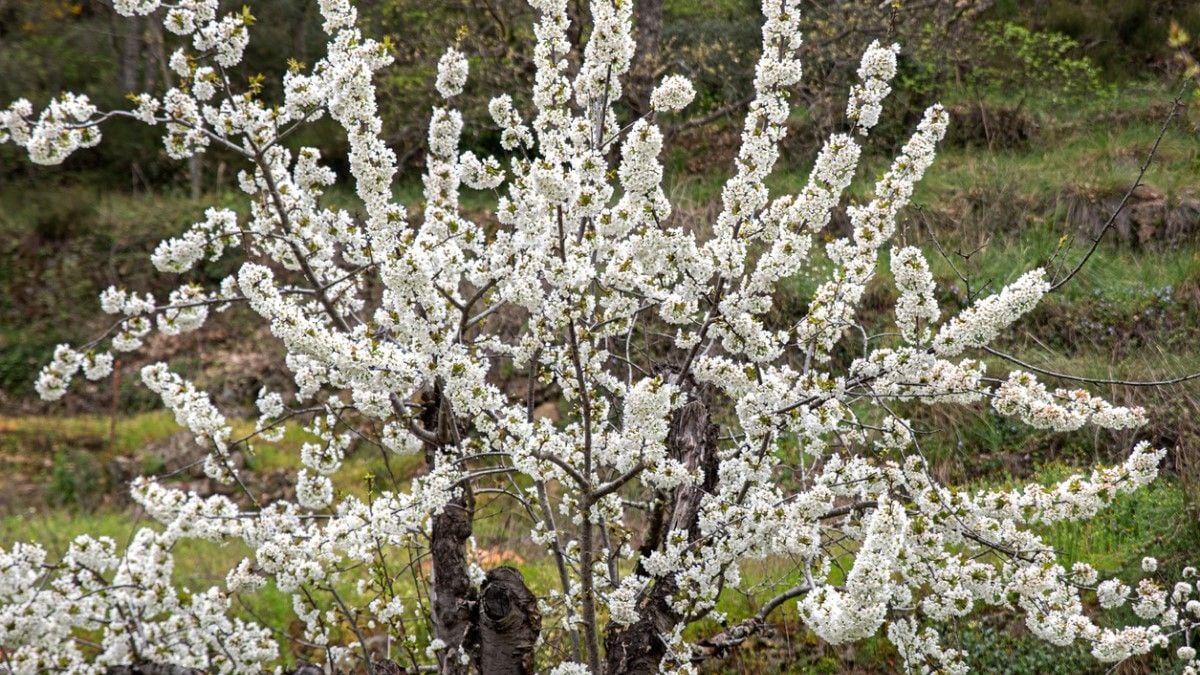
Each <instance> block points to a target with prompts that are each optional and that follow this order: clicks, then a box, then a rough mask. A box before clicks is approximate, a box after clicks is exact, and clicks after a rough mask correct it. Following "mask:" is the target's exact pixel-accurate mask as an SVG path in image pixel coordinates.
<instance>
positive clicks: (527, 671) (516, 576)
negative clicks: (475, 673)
mask: <svg viewBox="0 0 1200 675" xmlns="http://www.w3.org/2000/svg"><path fill="white" fill-rule="evenodd" d="M478 610H479V611H478V614H477V616H476V617H475V618H476V631H477V632H476V640H477V647H478V655H479V658H478V662H477V667H478V668H479V672H481V673H485V674H486V675H532V673H533V672H534V669H533V656H534V648H535V647H536V645H537V639H538V634H539V633H541V630H542V614H541V612H540V611H538V606H537V597H536V596H534V594H533V593H532V592H530V590H529V588H528V587H527V586H526V585H525V578H524V577H523V576H521V573H520V572H519V571H518V570H517V569H516V568H513V567H497V568H496V569H493V570H491V571H490V572H488V575H487V580H486V581H484V582H483V588H482V590H481V592H480V598H479V606H478Z"/></svg>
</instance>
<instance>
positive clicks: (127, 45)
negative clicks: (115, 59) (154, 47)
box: [117, 16, 142, 93]
mask: <svg viewBox="0 0 1200 675" xmlns="http://www.w3.org/2000/svg"><path fill="white" fill-rule="evenodd" d="M141 55H142V17H140V16H131V17H129V18H127V19H126V20H125V41H124V44H122V45H121V70H120V73H119V77H120V80H121V81H120V82H118V83H117V84H118V86H119V87H120V88H121V92H122V93H135V92H136V90H137V88H138V66H139V65H140V63H141Z"/></svg>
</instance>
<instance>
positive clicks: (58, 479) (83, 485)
mask: <svg viewBox="0 0 1200 675" xmlns="http://www.w3.org/2000/svg"><path fill="white" fill-rule="evenodd" d="M101 471H102V469H101V467H100V465H99V463H98V462H97V461H96V460H95V458H94V457H92V456H91V454H89V453H87V452H85V451H82V450H60V451H58V452H56V453H54V463H53V465H52V467H51V469H50V485H49V488H48V495H47V496H48V498H49V501H50V503H51V504H52V505H54V506H67V507H72V508H76V509H91V508H93V507H94V506H95V505H96V503H97V501H98V500H99V498H100V496H101V494H102V489H103V488H104V485H103V482H102V480H101V476H102V475H103V474H102V473H101Z"/></svg>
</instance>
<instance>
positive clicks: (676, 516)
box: [604, 393, 717, 675]
mask: <svg viewBox="0 0 1200 675" xmlns="http://www.w3.org/2000/svg"><path fill="white" fill-rule="evenodd" d="M690 395H691V396H692V397H693V399H692V400H691V401H690V402H689V403H688V404H686V405H685V406H683V408H681V409H679V410H678V411H677V412H676V413H675V416H674V418H673V419H672V420H671V431H670V434H669V435H668V436H667V443H668V445H669V446H670V449H671V453H672V455H674V456H675V458H677V459H678V460H680V461H681V462H683V463H684V464H685V465H687V467H688V468H689V469H692V470H693V471H696V472H698V473H699V474H700V476H702V482H701V484H699V485H684V486H681V487H679V488H676V490H675V491H674V495H673V499H672V500H671V508H670V512H669V514H667V513H663V512H658V511H657V510H656V515H657V516H658V517H659V518H661V519H662V520H663V521H664V522H665V523H666V526H665V527H661V528H653V529H659V530H660V533H659V534H658V535H657V536H655V537H654V539H653V540H651V539H650V538H648V540H647V541H646V543H645V544H644V545H643V547H642V553H643V556H645V555H648V554H649V552H653V551H654V550H655V549H657V548H658V547H659V546H660V545H661V544H662V541H663V539H665V537H666V536H667V535H668V534H669V533H670V532H672V531H676V530H682V531H684V532H687V538H688V541H694V540H695V539H696V538H697V537H699V535H700V531H699V525H698V523H697V520H698V516H699V513H700V501H701V499H702V498H703V496H704V493H705V492H708V491H711V490H712V489H713V488H714V487H715V486H716V482H717V427H716V425H714V424H713V423H712V421H711V419H710V417H709V412H708V406H707V405H706V404H705V403H704V401H702V400H701V398H700V397H699V396H698V395H696V394H695V393H691V394H690ZM678 592H679V586H678V584H677V583H676V581H675V577H674V576H670V575H669V576H666V577H663V578H661V579H656V580H655V581H654V585H653V587H652V588H651V589H650V590H649V592H647V593H646V594H645V595H643V596H642V599H641V601H639V603H638V616H639V618H638V620H637V621H636V622H634V623H632V624H630V625H628V626H620V625H616V624H613V623H609V625H608V629H607V631H606V633H607V634H606V636H605V640H604V648H605V652H606V654H605V656H606V661H607V666H608V667H607V672H608V674H609V675H617V674H622V675H624V674H629V675H653V674H654V673H657V672H659V664H660V663H661V662H662V660H663V656H665V655H666V644H665V643H664V642H663V640H662V638H661V637H660V636H662V635H666V634H668V633H670V632H671V630H672V629H673V628H674V627H675V624H677V623H678V622H679V621H680V620H681V619H682V618H683V617H681V616H680V615H679V613H678V612H677V611H676V610H675V609H674V608H673V607H672V606H671V602H670V600H671V596H673V595H675V594H676V593H678Z"/></svg>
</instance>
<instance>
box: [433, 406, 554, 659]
mask: <svg viewBox="0 0 1200 675" xmlns="http://www.w3.org/2000/svg"><path fill="white" fill-rule="evenodd" d="M423 403H424V405H425V411H424V414H423V417H422V420H421V421H422V424H423V425H424V426H425V429H426V430H427V431H429V432H431V433H433V434H435V435H436V438H437V442H436V443H433V442H430V443H426V445H425V461H426V463H427V464H428V465H429V467H430V468H431V469H432V468H433V467H434V466H435V465H436V463H437V462H438V461H439V455H440V456H441V457H443V458H444V457H446V456H450V455H449V453H448V451H452V450H453V446H454V445H455V441H456V439H457V438H458V437H459V435H460V430H459V429H458V428H457V427H456V426H455V425H456V424H457V420H455V418H454V416H453V412H452V411H451V410H450V404H449V402H448V401H446V399H445V397H444V396H443V395H442V391H441V387H440V386H437V387H434V389H433V391H431V392H428V393H427V394H426V396H425V397H424V401H423ZM461 488H462V491H461V493H460V494H459V495H458V496H457V497H456V498H454V499H452V500H451V501H450V503H448V504H446V506H445V507H444V508H443V509H442V511H441V513H438V514H437V515H435V516H434V517H433V526H432V532H431V542H430V555H431V558H432V562H433V564H432V571H431V574H430V577H431V578H430V582H429V596H430V602H431V604H432V610H433V627H434V636H435V637H436V638H437V639H439V640H441V641H442V642H443V643H444V644H445V647H444V648H443V649H441V650H440V651H439V652H438V672H439V673H443V674H444V675H465V674H466V673H467V672H469V665H470V664H472V663H473V664H474V665H475V668H476V669H477V670H478V672H481V673H484V674H486V675H492V674H496V675H532V673H533V672H534V670H533V655H534V646H535V645H536V643H537V638H538V634H539V633H540V632H541V629H542V617H541V613H540V612H539V611H538V607H537V598H536V597H535V596H534V595H533V593H532V592H531V591H530V590H529V588H528V587H527V586H526V585H525V578H524V577H523V576H521V573H520V572H519V571H517V570H516V569H515V568H512V567H500V568H496V569H493V570H491V571H490V572H488V574H487V579H486V580H485V581H484V583H483V588H482V589H477V588H475V584H473V583H472V582H471V575H470V573H469V571H468V564H469V563H468V560H467V548H466V544H467V540H468V539H470V537H471V532H472V522H473V519H474V516H475V495H474V493H473V492H472V490H471V485H470V483H469V482H467V481H464V482H463V483H462V484H461Z"/></svg>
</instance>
